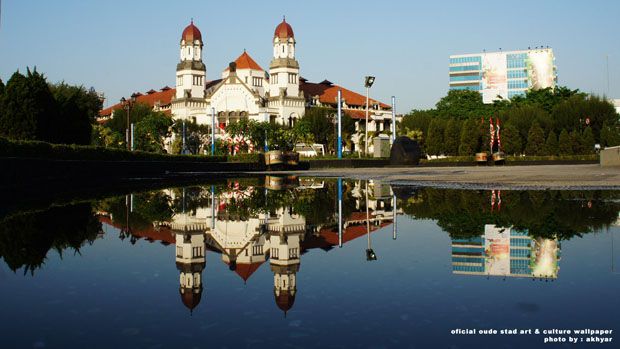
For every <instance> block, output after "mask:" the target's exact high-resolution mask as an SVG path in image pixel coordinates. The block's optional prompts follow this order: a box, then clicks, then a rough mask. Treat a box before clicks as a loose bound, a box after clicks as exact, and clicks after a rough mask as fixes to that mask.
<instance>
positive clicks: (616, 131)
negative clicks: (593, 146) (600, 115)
mask: <svg viewBox="0 0 620 349" xmlns="http://www.w3.org/2000/svg"><path fill="white" fill-rule="evenodd" d="M600 144H601V147H615V146H617V145H620V128H619V127H618V126H610V125H609V123H605V124H604V125H603V128H602V129H601V141H600Z"/></svg>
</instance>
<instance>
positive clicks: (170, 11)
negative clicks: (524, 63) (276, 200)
mask: <svg viewBox="0 0 620 349" xmlns="http://www.w3.org/2000/svg"><path fill="white" fill-rule="evenodd" d="M0 1H1V2H2V14H1V16H2V22H1V24H0V78H1V79H2V80H3V81H5V82H6V80H7V79H8V78H9V77H10V75H11V74H12V73H13V72H14V71H15V70H16V69H20V70H22V71H24V70H25V68H26V67H27V66H30V67H33V66H36V67H37V69H38V70H39V71H41V72H44V73H45V74H46V75H47V77H48V79H49V80H50V81H52V82H56V81H61V80H65V81H67V82H69V83H73V84H83V85H84V86H86V87H90V86H94V87H95V89H97V90H98V91H101V92H104V93H105V96H106V103H105V104H106V106H107V105H110V104H111V103H115V102H116V101H118V99H119V98H120V97H121V96H123V95H125V96H127V95H129V94H131V93H132V92H134V91H141V92H144V91H147V90H149V89H151V88H153V89H159V88H161V87H163V86H164V85H169V86H171V87H173V86H174V83H175V78H174V77H175V68H176V63H177V62H178V60H179V53H178V49H179V40H180V36H181V32H182V30H183V28H184V27H185V26H186V25H187V24H189V21H190V18H192V17H193V18H194V22H195V24H196V25H197V26H198V27H199V28H200V30H201V31H202V35H203V39H204V40H205V44H206V46H205V51H204V55H203V59H204V60H205V61H206V64H207V78H208V79H209V80H211V79H217V78H219V77H220V73H221V71H222V70H223V69H224V68H225V67H227V65H228V62H230V61H232V60H234V59H235V58H236V57H237V56H238V55H240V54H241V53H242V52H243V49H244V48H245V49H247V51H248V53H250V55H251V56H252V57H253V58H254V59H255V60H256V61H257V62H258V63H259V64H260V65H261V66H262V67H263V68H264V69H268V66H269V61H270V60H271V55H272V46H271V45H272V44H271V40H272V38H273V31H274V29H275V27H276V25H277V24H278V23H279V22H280V21H281V20H282V16H283V15H286V19H287V22H289V23H290V24H291V25H292V27H293V30H294V32H295V38H296V40H297V52H296V54H297V59H298V60H299V63H300V66H301V75H302V76H303V77H305V78H306V79H308V80H310V81H315V82H318V81H321V80H323V79H328V80H330V81H332V82H334V83H337V84H339V85H342V86H344V87H347V88H349V89H352V90H354V91H358V92H363V90H364V88H363V77H364V75H369V74H370V75H375V76H376V78H377V79H376V82H375V86H373V87H372V89H371V96H372V97H374V98H378V99H380V100H383V101H384V102H388V103H389V99H390V96H392V95H395V96H396V97H397V111H398V112H399V113H404V112H408V111H409V110H411V109H414V108H417V109H419V108H428V107H431V106H433V105H434V104H435V103H436V102H437V100H438V99H439V98H441V97H442V96H444V95H445V93H446V92H447V90H448V57H449V55H451V54H461V53H474V52H481V51H482V50H483V49H486V50H487V51H496V50H498V49H499V48H500V47H501V48H502V49H503V50H515V49H524V48H527V47H528V46H532V47H534V46H539V45H544V46H547V45H549V46H551V47H552V48H553V49H554V53H555V56H556V65H557V68H558V79H559V84H561V85H566V86H568V87H570V88H579V89H581V90H582V91H586V92H594V93H597V94H607V69H606V56H607V55H608V56H609V76H610V93H609V95H610V96H611V97H612V98H620V82H619V81H618V79H620V1H617V0H610V1H603V0H600V1H597V0H592V1H568V0H565V1H560V0H557V1H553V0H535V1H530V0H519V1H476V0H470V1H440V0H434V1H424V2H417V1H395V0H383V1H366V0H357V1H333V0H332V1H327V0H314V1H243V0H236V1H199V0H194V1H171V0H166V1H158V0H150V1H147V0H132V1H127V0H125V1H117V0H106V1H103V0H92V1H84V0H54V1H44V0H38V1H35V0H0Z"/></svg>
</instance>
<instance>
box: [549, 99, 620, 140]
mask: <svg viewBox="0 0 620 349" xmlns="http://www.w3.org/2000/svg"><path fill="white" fill-rule="evenodd" d="M552 117H553V119H554V120H555V122H556V130H557V129H561V128H565V129H567V130H569V131H572V130H580V129H581V128H582V127H583V126H585V125H586V120H589V126H590V127H592V132H593V134H594V140H595V142H597V141H600V133H601V129H602V128H603V125H604V124H606V123H607V124H609V125H617V124H618V114H617V113H616V110H615V109H614V106H613V104H611V103H610V102H609V101H607V100H605V99H603V98H600V97H597V96H587V95H583V94H578V95H574V96H571V97H570V98H568V99H566V100H564V101H563V102H561V103H559V104H558V105H557V106H556V107H555V108H554V110H553V113H552Z"/></svg>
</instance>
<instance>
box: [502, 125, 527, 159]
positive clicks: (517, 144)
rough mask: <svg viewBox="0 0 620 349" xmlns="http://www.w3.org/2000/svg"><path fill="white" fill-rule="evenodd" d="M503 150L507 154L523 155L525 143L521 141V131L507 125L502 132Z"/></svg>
mask: <svg viewBox="0 0 620 349" xmlns="http://www.w3.org/2000/svg"><path fill="white" fill-rule="evenodd" d="M501 140H502V150H503V151H504V152H505V153H506V154H513V155H517V154H521V153H523V142H522V141H521V135H520V134H519V130H517V128H516V127H515V126H514V125H512V124H507V125H506V126H504V127H503V128H502V130H501Z"/></svg>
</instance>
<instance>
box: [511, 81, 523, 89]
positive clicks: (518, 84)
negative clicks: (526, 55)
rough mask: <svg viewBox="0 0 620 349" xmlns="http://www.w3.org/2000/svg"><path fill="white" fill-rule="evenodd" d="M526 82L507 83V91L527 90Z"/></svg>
mask: <svg viewBox="0 0 620 349" xmlns="http://www.w3.org/2000/svg"><path fill="white" fill-rule="evenodd" d="M527 87H528V86H527V80H512V81H508V89H517V88H527Z"/></svg>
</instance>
